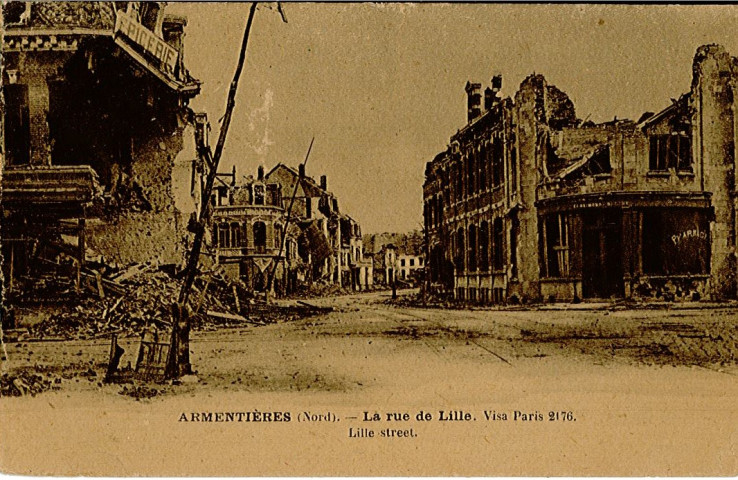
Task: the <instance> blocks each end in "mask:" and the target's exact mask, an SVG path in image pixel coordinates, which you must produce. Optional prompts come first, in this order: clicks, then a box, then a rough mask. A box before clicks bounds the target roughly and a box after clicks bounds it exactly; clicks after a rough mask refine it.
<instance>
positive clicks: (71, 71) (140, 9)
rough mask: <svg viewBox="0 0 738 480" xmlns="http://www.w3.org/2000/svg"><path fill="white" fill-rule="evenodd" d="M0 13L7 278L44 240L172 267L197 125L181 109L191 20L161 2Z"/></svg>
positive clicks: (192, 83)
mask: <svg viewBox="0 0 738 480" xmlns="http://www.w3.org/2000/svg"><path fill="white" fill-rule="evenodd" d="M3 20H4V29H3V34H2V42H3V45H2V53H3V72H2V85H3V98H4V101H5V104H6V106H7V108H6V109H5V114H4V117H3V120H4V145H3V154H4V155H3V157H4V158H3V178H2V189H3V201H2V214H3V254H4V257H5V258H6V259H12V260H8V261H6V262H5V263H4V265H3V267H4V269H5V273H6V275H8V274H9V273H11V272H13V271H14V272H15V276H20V275H23V274H24V273H27V271H28V268H29V267H30V263H31V262H32V261H34V260H33V259H34V258H37V257H39V256H43V255H45V254H44V252H43V250H44V249H46V250H48V252H49V255H53V254H54V252H57V253H58V251H69V252H71V255H72V256H73V257H76V260H77V261H78V262H80V263H82V264H84V262H85V259H86V258H98V259H99V258H104V260H105V261H106V262H117V263H121V264H124V263H130V262H154V263H159V264H163V263H175V264H179V263H181V262H182V261H183V260H184V254H185V249H186V238H187V231H186V227H187V223H188V220H189V217H190V215H192V214H193V213H195V210H196V207H195V206H196V205H197V198H196V197H197V195H198V192H197V188H198V187H199V186H200V183H199V182H198V181H197V180H196V179H197V175H198V171H197V170H198V169H199V168H200V166H199V164H198V161H197V155H196V148H195V133H196V130H197V128H202V123H204V122H205V120H203V119H201V118H200V116H197V115H195V114H194V113H193V112H192V111H191V110H190V109H189V108H188V107H187V104H188V101H189V100H190V99H191V98H192V97H194V96H195V95H197V94H198V93H199V91H200V83H199V82H198V81H197V80H195V79H194V78H192V77H191V76H190V74H189V72H188V71H187V70H186V68H185V66H184V63H183V54H184V52H183V50H184V44H183V37H184V29H185V26H186V24H187V21H186V19H185V18H183V17H178V16H172V15H167V14H165V13H164V2H43V3H40V2H39V3H23V2H7V3H4V4H3ZM198 118H200V121H199V123H200V125H198ZM70 235H71V240H70V238H69V237H70ZM74 237H76V238H74ZM11 250H12V251H11ZM6 278H8V277H7V276H6ZM11 283H12V280H11Z"/></svg>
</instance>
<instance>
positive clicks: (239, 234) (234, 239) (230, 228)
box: [213, 222, 282, 252]
mask: <svg viewBox="0 0 738 480" xmlns="http://www.w3.org/2000/svg"><path fill="white" fill-rule="evenodd" d="M251 229H252V233H253V239H254V245H253V246H254V248H256V250H257V252H258V251H260V250H261V251H265V250H266V247H267V234H266V224H265V223H264V222H256V223H254V225H253V226H252V227H251ZM215 230H216V232H215V235H214V236H213V239H214V241H215V246H216V247H218V248H245V247H247V246H248V241H247V238H246V230H245V227H244V225H242V224H241V223H239V222H230V223H225V222H224V223H219V224H218V225H217V226H216V229H215ZM281 242H282V227H281V226H279V225H277V226H275V235H274V248H277V249H278V248H280V247H281Z"/></svg>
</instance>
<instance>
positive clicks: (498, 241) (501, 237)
mask: <svg viewBox="0 0 738 480" xmlns="http://www.w3.org/2000/svg"><path fill="white" fill-rule="evenodd" d="M492 241H493V242H494V243H493V244H494V247H493V248H494V258H493V260H494V265H493V268H494V269H495V270H497V271H500V270H502V269H504V268H505V260H504V258H505V254H504V252H505V231H504V229H503V226H502V218H495V221H494V223H493V224H492Z"/></svg>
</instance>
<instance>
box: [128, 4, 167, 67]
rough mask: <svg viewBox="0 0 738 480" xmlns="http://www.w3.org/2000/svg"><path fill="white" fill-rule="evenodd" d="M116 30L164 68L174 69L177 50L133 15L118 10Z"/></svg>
mask: <svg viewBox="0 0 738 480" xmlns="http://www.w3.org/2000/svg"><path fill="white" fill-rule="evenodd" d="M118 32H120V33H122V34H123V35H125V36H126V37H127V38H128V39H129V40H131V41H132V42H134V43H135V44H136V45H139V46H140V47H142V48H143V49H144V50H145V51H147V52H148V53H150V54H151V55H153V56H154V57H155V58H157V59H158V60H159V61H161V63H162V65H163V66H164V68H166V69H168V70H169V71H174V67H175V65H176V64H177V50H175V49H174V48H172V47H171V46H170V45H169V44H168V43H167V42H165V41H164V40H162V39H161V38H159V37H158V36H157V35H156V34H154V32H152V31H151V30H149V29H148V28H146V27H144V26H143V25H141V24H140V23H138V21H137V20H136V19H135V18H134V17H133V16H131V15H130V14H128V13H126V12H118V17H117V19H116V20H115V33H118Z"/></svg>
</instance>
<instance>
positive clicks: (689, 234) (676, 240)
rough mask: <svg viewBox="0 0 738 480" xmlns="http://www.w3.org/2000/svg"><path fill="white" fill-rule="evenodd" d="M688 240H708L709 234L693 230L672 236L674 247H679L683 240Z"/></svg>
mask: <svg viewBox="0 0 738 480" xmlns="http://www.w3.org/2000/svg"><path fill="white" fill-rule="evenodd" d="M688 238H698V239H700V240H707V232H704V231H702V230H700V229H698V228H693V229H691V230H685V231H683V232H680V233H677V234H675V235H672V236H671V241H672V242H674V245H679V244H680V243H681V242H682V241H683V240H686V239H688Z"/></svg>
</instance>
